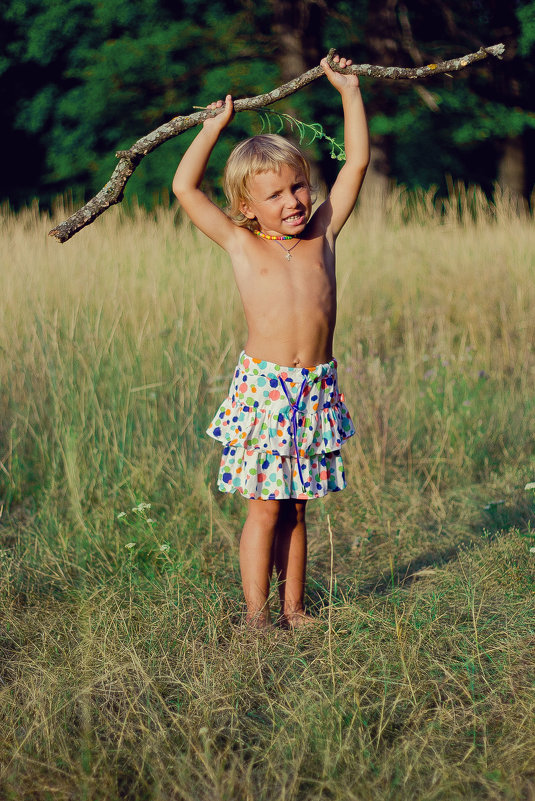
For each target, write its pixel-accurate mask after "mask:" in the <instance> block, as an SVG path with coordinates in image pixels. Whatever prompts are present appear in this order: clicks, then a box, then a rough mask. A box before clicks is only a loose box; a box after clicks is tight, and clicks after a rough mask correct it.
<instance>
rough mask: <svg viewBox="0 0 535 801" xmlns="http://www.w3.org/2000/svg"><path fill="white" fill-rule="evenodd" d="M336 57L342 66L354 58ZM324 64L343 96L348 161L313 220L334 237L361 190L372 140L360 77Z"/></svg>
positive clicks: (324, 60) (329, 76)
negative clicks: (346, 73) (369, 133)
mask: <svg viewBox="0 0 535 801" xmlns="http://www.w3.org/2000/svg"><path fill="white" fill-rule="evenodd" d="M334 60H335V61H336V62H337V63H339V64H340V66H341V67H346V66H347V67H349V66H350V65H351V59H345V58H340V57H339V56H335V57H334ZM321 65H322V67H323V69H324V71H325V75H326V76H327V79H328V80H329V81H330V82H331V83H332V85H333V86H334V87H335V89H337V90H338V91H339V92H340V95H341V96H342V106H343V109H344V145H345V151H346V161H345V163H344V166H343V167H342V169H341V170H340V172H339V173H338V177H337V178H336V181H335V182H334V184H333V186H332V189H331V191H330V193H329V196H328V198H327V200H326V201H325V202H324V203H323V204H322V205H321V206H320V208H319V209H318V210H317V212H316V214H315V215H314V218H313V221H312V222H313V224H314V226H316V225H319V226H321V227H323V228H324V230H326V232H327V233H328V234H329V233H330V234H331V236H332V237H333V238H334V237H336V236H337V235H338V233H339V232H340V229H341V228H342V226H343V225H344V223H345V222H346V220H347V218H348V217H349V215H350V214H351V212H352V210H353V207H354V205H355V202H356V200H357V197H358V194H359V192H360V188H361V186H362V182H363V180H364V176H365V175H366V169H367V167H368V164H369V161H370V140H369V135H368V124H367V122H366V112H365V110H364V104H363V102H362V96H361V93H360V87H359V79H358V76H357V75H344V74H343V73H340V72H335V71H334V70H332V69H331V67H330V66H329V63H328V61H327V59H326V58H324V59H323V60H322V62H321Z"/></svg>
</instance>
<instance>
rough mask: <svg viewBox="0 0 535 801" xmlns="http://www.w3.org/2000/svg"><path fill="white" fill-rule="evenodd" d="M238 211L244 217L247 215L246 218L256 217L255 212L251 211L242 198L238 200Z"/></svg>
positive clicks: (253, 218)
mask: <svg viewBox="0 0 535 801" xmlns="http://www.w3.org/2000/svg"><path fill="white" fill-rule="evenodd" d="M240 211H241V213H242V214H243V216H244V217H247V219H248V220H255V219H256V214H254V212H252V211H251V209H250V208H249V206H248V205H247V203H246V202H245V200H242V201H241V202H240Z"/></svg>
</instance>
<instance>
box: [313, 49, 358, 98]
mask: <svg viewBox="0 0 535 801" xmlns="http://www.w3.org/2000/svg"><path fill="white" fill-rule="evenodd" d="M333 61H334V62H335V64H338V65H339V66H340V67H342V69H343V68H344V67H350V66H351V64H352V63H353V62H352V61H351V59H350V58H341V57H340V56H339V55H338V54H337V55H336V56H334V58H333ZM321 66H322V67H323V71H324V73H325V75H326V76H327V80H329V81H330V82H331V83H332V85H333V86H334V88H335V89H338V91H339V92H343V91H344V89H358V86H359V77H358V75H351V74H347V75H344V74H342V73H341V72H335V71H334V70H333V69H332V68H331V66H330V65H329V62H328V61H327V59H326V58H322V59H321Z"/></svg>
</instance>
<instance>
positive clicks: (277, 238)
mask: <svg viewBox="0 0 535 801" xmlns="http://www.w3.org/2000/svg"><path fill="white" fill-rule="evenodd" d="M255 234H256V235H257V236H259V237H261V238H262V239H269V240H273V241H275V242H276V243H277V245H280V246H281V248H282V249H283V250H284V252H285V253H286V260H287V261H290V259H291V258H292V254H291V251H292V250H293V249H294V248H296V247H297V246H298V244H299V242H301V240H300V239H298V240H297V242H296V243H295V245H292V246H291V248H285V247H284V245H283V244H282V241H281V240H284V239H296V238H297V237H295V236H271V235H270V234H264V233H263V232H262V231H255Z"/></svg>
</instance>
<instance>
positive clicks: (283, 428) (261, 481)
mask: <svg viewBox="0 0 535 801" xmlns="http://www.w3.org/2000/svg"><path fill="white" fill-rule="evenodd" d="M207 433H208V434H209V435H210V436H211V437H213V438H214V439H216V440H218V441H219V442H221V443H222V445H223V455H222V459H221V465H220V470H219V479H218V487H219V489H220V490H221V491H222V492H235V491H236V490H238V491H239V492H241V493H242V494H243V495H244V496H245V497H246V498H263V499H266V500H269V499H275V500H283V499H287V498H296V499H301V500H307V499H309V498H318V497H321V496H323V495H326V493H327V492H336V491H337V490H341V489H344V487H345V486H346V482H345V475H344V467H343V462H342V456H341V453H340V449H341V446H342V444H343V442H344V441H345V440H346V439H348V437H350V436H352V435H353V434H354V433H355V429H354V426H353V423H352V420H351V417H350V415H349V412H348V410H347V408H346V406H345V403H344V397H343V395H342V394H341V393H340V392H339V389H338V382H337V373H336V361H335V360H333V361H331V362H328V363H326V364H319V365H316V366H315V367H312V368H307V367H303V368H301V367H282V366H281V365H278V364H274V363H273V362H268V361H265V360H260V359H253V358H252V357H250V356H247V354H245V353H244V352H242V353H241V355H240V359H239V362H238V365H237V367H236V370H235V373H234V376H233V379H232V382H231V385H230V389H229V394H228V397H227V398H226V399H225V401H224V402H223V403H222V404H221V406H220V407H219V409H218V410H217V412H216V415H215V417H214V419H213V420H212V422H211V423H210V426H209V428H208V431H207Z"/></svg>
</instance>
